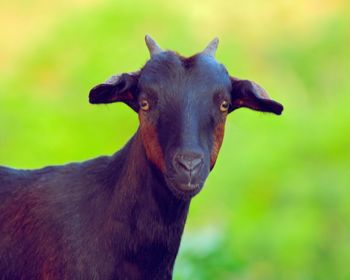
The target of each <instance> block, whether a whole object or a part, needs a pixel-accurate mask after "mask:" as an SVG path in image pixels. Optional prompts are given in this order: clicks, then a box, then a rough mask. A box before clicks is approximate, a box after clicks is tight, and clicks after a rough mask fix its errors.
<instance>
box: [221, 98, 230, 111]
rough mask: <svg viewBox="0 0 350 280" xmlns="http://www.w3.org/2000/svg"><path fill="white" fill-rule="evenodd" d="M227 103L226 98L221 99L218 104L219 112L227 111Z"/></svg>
mask: <svg viewBox="0 0 350 280" xmlns="http://www.w3.org/2000/svg"><path fill="white" fill-rule="evenodd" d="M228 107H229V104H228V102H227V101H226V100H224V101H222V103H221V105H220V111H221V112H227V111H228Z"/></svg>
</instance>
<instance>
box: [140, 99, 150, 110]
mask: <svg viewBox="0 0 350 280" xmlns="http://www.w3.org/2000/svg"><path fill="white" fill-rule="evenodd" d="M140 107H141V109H142V110H143V111H148V110H149V103H148V101H147V100H145V99H144V100H141V102H140Z"/></svg>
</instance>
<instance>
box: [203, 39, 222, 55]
mask: <svg viewBox="0 0 350 280" xmlns="http://www.w3.org/2000/svg"><path fill="white" fill-rule="evenodd" d="M218 44H219V39H218V38H217V37H215V38H214V39H213V40H212V41H211V42H210V43H209V44H208V46H207V47H206V48H205V49H204V50H203V52H202V53H204V54H207V55H210V56H212V57H215V53H216V49H217V48H218Z"/></svg>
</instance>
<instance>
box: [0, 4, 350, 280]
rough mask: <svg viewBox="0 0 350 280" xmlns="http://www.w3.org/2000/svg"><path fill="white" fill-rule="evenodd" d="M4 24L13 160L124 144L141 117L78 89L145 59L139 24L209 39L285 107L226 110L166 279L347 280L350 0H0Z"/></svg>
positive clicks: (2, 147) (8, 145) (185, 46)
mask: <svg viewBox="0 0 350 280" xmlns="http://www.w3.org/2000/svg"><path fill="white" fill-rule="evenodd" d="M0 26H1V27H0V164H1V165H7V166H12V167H17V168H39V167H42V166H44V165H49V164H50V165H52V164H64V163H66V162H69V161H82V160H85V159H88V158H92V157H95V156H98V155H102V154H112V153H114V152H115V151H116V150H118V149H119V148H121V147H122V146H123V144H124V143H125V142H126V141H127V140H128V139H129V138H130V137H131V135H132V134H133V133H134V132H135V130H136V128H137V125H138V123H137V116H136V114H134V113H133V112H132V111H131V110H130V109H129V108H128V107H127V106H125V105H124V104H113V105H109V106H104V105H103V106H91V105H89V104H88V102H87V95H88V92H89V90H90V88H92V87H93V86H94V85H95V84H97V83H100V82H102V81H104V80H105V79H106V78H107V77H109V76H110V75H111V74H114V73H119V72H124V71H133V70H136V69H138V68H140V67H141V66H142V65H143V64H144V63H145V62H146V60H147V59H148V57H149V55H148V52H147V49H146V47H145V45H144V41H143V37H144V35H145V34H146V33H150V34H151V35H152V36H153V37H154V38H155V39H156V40H157V41H158V43H159V44H160V45H161V46H162V47H164V48H169V49H173V50H177V51H179V52H180V53H181V54H183V55H191V54H193V53H195V52H198V51H200V50H201V49H203V48H204V47H205V45H206V44H207V43H208V42H209V41H210V40H211V39H212V38H213V37H214V36H218V37H219V38H220V40H221V41H220V46H219V49H218V52H217V59H218V60H219V61H220V62H223V63H224V64H225V65H226V67H227V69H228V70H229V72H230V73H231V74H232V75H234V76H237V77H241V78H249V79H252V80H255V81H257V82H259V83H260V84H261V85H262V86H263V87H264V88H265V89H267V91H268V92H269V93H270V95H271V96H272V97H273V98H275V99H276V100H278V101H280V102H281V103H283V104H284V105H285V111H284V114H283V115H282V116H281V117H276V116H273V115H269V114H262V113H257V112H254V111H249V110H246V109H241V110H238V111H235V112H234V113H232V114H231V115H230V116H229V119H228V124H227V128H226V136H225V140H224V144H223V147H222V151H221V154H220V156H219V160H218V162H217V165H216V167H215V170H214V171H213V172H212V174H211V175H210V177H209V179H208V181H207V184H206V186H205V188H204V189H203V191H202V192H201V193H200V194H199V195H198V196H197V197H195V198H194V199H193V202H192V205H191V210H190V215H189V218H188V223H187V226H186V229H185V234H184V237H183V242H182V245H181V249H180V253H179V256H178V259H177V263H176V267H175V279H177V280H180V279H192V280H196V279H240V280H241V279H242V280H254V279H258V280H263V279H267V280H270V279H276V280H277V279H278V280H279V279H282V280H283V279H293V280H294V279H303V280H304V279H305V280H309V279H324V280H329V279H350V170H349V169H350V149H349V147H350V105H349V104H350V82H349V74H350V9H349V4H348V2H346V1H341V0H328V1H302V0H294V1H291V0H289V1H287V0H283V1H277V0H274V1H262V0H261V1H258V0H247V1H224V0H216V1H205V0H195V1H184V0H180V1H177V2H175V1H161V0H152V1H149V0H148V1H147V0H142V1H137V2H136V1H108V0H107V1H98V0H87V1H83V0H70V1H68V0H60V1H58V0H54V1H44V0H32V1H29V0H28V1H26V0H16V1H8V0H4V1H2V2H1V4H0Z"/></svg>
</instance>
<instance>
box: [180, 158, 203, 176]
mask: <svg viewBox="0 0 350 280" xmlns="http://www.w3.org/2000/svg"><path fill="white" fill-rule="evenodd" d="M176 163H177V164H178V166H179V167H181V168H182V169H184V170H186V171H187V172H190V173H193V171H196V170H198V169H199V168H200V167H201V165H202V163H203V159H202V156H201V155H194V154H189V155H186V154H179V155H177V156H176Z"/></svg>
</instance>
